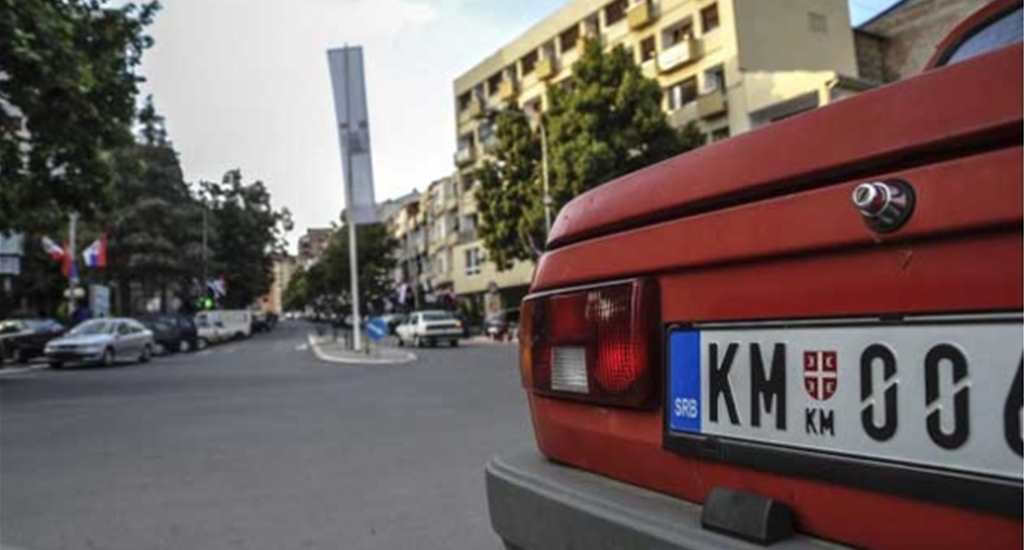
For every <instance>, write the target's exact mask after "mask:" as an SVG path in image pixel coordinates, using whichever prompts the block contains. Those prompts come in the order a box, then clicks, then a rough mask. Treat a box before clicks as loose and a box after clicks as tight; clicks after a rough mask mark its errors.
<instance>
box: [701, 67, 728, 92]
mask: <svg viewBox="0 0 1024 550" xmlns="http://www.w3.org/2000/svg"><path fill="white" fill-rule="evenodd" d="M711 92H725V67H723V66H721V65H716V66H714V67H711V68H710V69H708V70H706V71H704V93H706V94H709V93H711Z"/></svg>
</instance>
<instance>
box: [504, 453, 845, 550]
mask: <svg viewBox="0 0 1024 550" xmlns="http://www.w3.org/2000/svg"><path fill="white" fill-rule="evenodd" d="M486 477H487V504H488V507H489V509H490V515H491V525H492V527H493V528H494V530H495V532H497V533H498V536H500V537H501V538H502V539H503V540H504V541H505V542H506V544H508V545H509V546H510V547H512V548H521V549H523V550H532V549H535V548H588V549H589V548H593V549H613V548H652V549H653V548H656V549H684V548H685V549H718V548H749V549H755V548H757V549H763V548H764V546H760V545H756V544H751V543H748V542H744V541H743V540H740V539H737V538H734V537H731V536H726V535H721V534H718V533H715V532H712V531H708V530H705V529H704V528H702V527H701V521H700V518H701V506H699V505H696V504H692V503H689V502H685V501H682V500H678V499H675V498H672V497H670V496H667V495H663V494H660V493H655V492H653V491H648V490H646V489H641V488H639V487H635V486H632V485H628V484H625V483H620V482H617V481H614V480H611V479H609V478H606V477H603V476H599V475H595V474H591V473H589V472H585V471H583V470H578V469H575V468H570V467H566V466H561V465H558V464H555V463H553V462H550V461H549V460H547V459H546V458H544V457H543V456H541V455H540V454H539V453H537V451H536V450H534V449H533V448H532V447H531V448H526V449H522V450H518V451H516V452H513V453H509V454H506V455H501V456H496V457H494V458H493V459H491V461H490V462H489V463H488V464H487V468H486ZM772 548H773V549H775V548H777V549H795V548H817V549H825V548H829V549H837V548H845V547H842V546H838V545H835V544H832V543H829V542H825V541H821V540H818V539H812V538H810V537H806V536H803V535H795V536H793V537H791V538H789V539H786V540H783V541H780V542H777V543H775V544H773V545H772Z"/></svg>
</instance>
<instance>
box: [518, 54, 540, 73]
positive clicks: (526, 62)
mask: <svg viewBox="0 0 1024 550" xmlns="http://www.w3.org/2000/svg"><path fill="white" fill-rule="evenodd" d="M536 66H537V50H533V51H532V52H530V53H528V54H526V55H524V56H523V58H522V59H520V60H519V68H520V71H521V73H522V75H523V76H526V75H528V74H530V73H532V72H533V68H534V67H536Z"/></svg>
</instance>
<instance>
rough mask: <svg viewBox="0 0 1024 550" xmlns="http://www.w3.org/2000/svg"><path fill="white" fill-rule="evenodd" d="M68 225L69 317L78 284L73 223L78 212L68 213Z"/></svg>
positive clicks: (72, 310) (76, 220)
mask: <svg viewBox="0 0 1024 550" xmlns="http://www.w3.org/2000/svg"><path fill="white" fill-rule="evenodd" d="M68 217H69V222H70V223H69V225H68V249H67V254H68V257H69V258H70V260H69V262H70V267H68V317H69V318H70V317H71V316H72V315H73V314H74V312H75V288H76V287H77V286H78V273H77V272H76V270H75V229H76V227H75V225H76V224H77V223H78V212H72V213H70V214H68Z"/></svg>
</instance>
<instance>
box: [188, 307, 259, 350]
mask: <svg viewBox="0 0 1024 550" xmlns="http://www.w3.org/2000/svg"><path fill="white" fill-rule="evenodd" d="M196 331H197V332H198V333H199V338H200V340H205V341H206V343H207V344H216V343H218V342H224V341H227V340H238V339H242V338H248V337H249V336H251V335H252V313H251V312H250V311H249V310H245V309H213V310H210V311H201V312H199V313H197V314H196Z"/></svg>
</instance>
